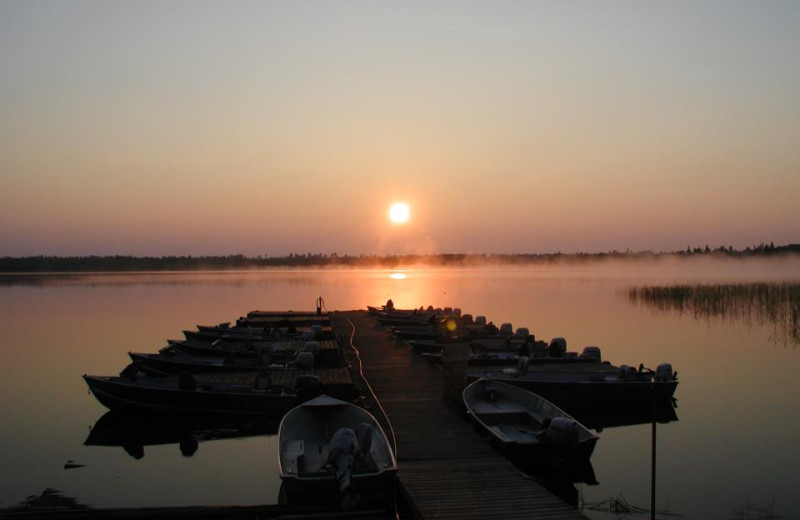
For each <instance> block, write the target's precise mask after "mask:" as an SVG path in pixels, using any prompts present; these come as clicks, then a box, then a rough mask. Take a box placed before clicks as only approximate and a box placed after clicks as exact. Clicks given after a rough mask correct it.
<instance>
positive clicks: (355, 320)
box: [331, 311, 586, 520]
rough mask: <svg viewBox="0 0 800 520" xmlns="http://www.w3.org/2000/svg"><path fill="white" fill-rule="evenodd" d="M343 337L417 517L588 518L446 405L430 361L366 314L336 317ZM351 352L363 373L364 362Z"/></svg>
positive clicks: (437, 373)
mask: <svg viewBox="0 0 800 520" xmlns="http://www.w3.org/2000/svg"><path fill="white" fill-rule="evenodd" d="M331 322H332V325H333V327H334V330H335V331H336V333H337V335H338V336H341V337H344V338H350V337H351V334H352V338H353V346H354V347H355V348H356V349H357V350H358V357H360V360H361V363H362V364H363V371H364V376H365V379H366V380H367V381H368V382H369V384H370V385H371V386H372V389H373V390H374V392H375V394H376V395H377V397H378V399H379V401H380V404H381V405H382V406H383V409H384V410H385V412H386V416H388V419H387V418H386V417H383V414H381V412H380V409H379V406H378V404H377V403H374V402H371V401H372V399H371V398H368V399H367V400H366V401H365V406H367V407H369V408H370V409H371V411H372V413H373V414H374V415H375V416H376V418H378V419H379V421H381V423H382V424H383V426H384V428H385V429H387V434H389V429H388V428H391V430H392V431H393V432H394V435H395V438H396V441H397V453H396V454H397V460H398V466H399V470H398V481H399V490H400V493H401V494H402V495H403V496H404V498H405V499H406V501H407V502H408V504H409V507H410V509H411V511H412V513H413V514H414V516H415V517H416V518H425V519H449V518H454V519H455V518H459V519H472V518H475V519H477V518H481V519H482V518H493V519H503V518H508V519H511V518H520V517H535V518H542V519H552V520H573V519H583V520H585V519H586V517H585V516H584V515H582V514H581V513H579V512H578V511H577V510H576V509H575V508H573V507H571V506H569V505H568V504H566V503H565V502H563V501H562V500H561V499H559V498H558V497H556V496H555V495H553V494H552V493H550V492H549V491H547V490H546V489H545V488H544V487H542V486H541V485H540V484H538V483H537V482H535V481H534V480H531V479H530V478H529V477H526V476H525V475H523V474H522V473H521V472H520V471H519V470H517V469H516V468H515V467H514V466H513V465H512V464H511V463H510V462H509V461H507V460H505V459H504V458H503V457H502V456H500V455H499V454H498V453H497V452H496V451H495V450H494V449H492V447H491V446H490V445H489V443H488V442H487V441H485V440H484V439H482V438H481V437H480V436H479V435H478V433H477V432H476V431H475V430H474V429H473V428H472V427H471V426H470V424H469V423H468V422H467V421H465V420H464V417H463V415H462V412H461V411H460V410H458V409H456V408H455V407H452V406H448V405H447V404H446V403H445V402H444V401H443V400H442V371H441V367H437V366H434V365H431V364H430V363H427V362H425V361H424V360H423V359H422V358H421V357H419V356H417V355H415V354H414V353H413V352H412V351H411V350H410V349H409V348H408V347H407V346H405V344H403V343H401V342H399V341H397V340H395V339H394V338H392V337H391V336H390V335H389V333H388V331H387V330H386V329H385V328H384V327H382V326H381V325H380V324H378V322H377V321H376V320H375V319H374V318H373V317H371V316H370V315H369V314H367V313H366V312H364V311H351V312H337V313H333V314H332V315H331ZM354 354H355V353H350V354H348V355H349V356H350V360H351V362H352V363H353V365H354V369H353V373H354V375H356V374H358V359H357V357H355V355H354Z"/></svg>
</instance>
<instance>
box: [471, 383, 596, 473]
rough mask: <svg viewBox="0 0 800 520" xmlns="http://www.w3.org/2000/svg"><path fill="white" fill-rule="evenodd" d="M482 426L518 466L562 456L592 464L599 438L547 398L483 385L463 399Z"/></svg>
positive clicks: (476, 385) (512, 388)
mask: <svg viewBox="0 0 800 520" xmlns="http://www.w3.org/2000/svg"><path fill="white" fill-rule="evenodd" d="M462 397H463V400H464V405H465V406H466V408H467V411H468V412H469V414H470V416H471V417H472V419H473V420H474V421H475V423H476V425H477V426H479V428H480V429H481V430H483V431H485V432H487V433H488V434H489V435H490V436H491V437H492V439H493V441H494V442H495V444H496V445H497V446H498V448H500V450H501V451H502V452H503V453H504V454H505V455H506V456H507V457H508V458H509V459H512V460H515V461H517V462H520V463H523V464H524V463H534V464H535V463H536V462H540V461H546V460H549V457H550V455H552V454H556V455H557V456H559V457H560V458H562V459H564V460H567V461H581V460H585V459H588V458H589V457H590V456H591V454H592V452H593V451H594V447H595V444H596V443H597V439H598V437H597V435H596V434H594V433H592V432H591V431H589V430H588V429H587V428H586V427H584V426H583V425H582V424H580V423H579V422H578V421H576V420H575V419H574V418H572V417H571V416H570V415H569V414H567V413H566V412H564V411H563V410H561V409H560V408H558V407H557V406H556V405H554V404H553V403H551V402H550V401H547V400H546V399H543V398H542V397H540V396H538V395H536V394H534V393H532V392H528V391H527V390H523V389H521V388H518V387H516V386H513V385H509V384H506V383H502V382H499V381H493V380H491V379H479V380H477V381H474V382H473V383H471V384H470V385H468V386H467V387H466V388H465V389H464V392H463V394H462Z"/></svg>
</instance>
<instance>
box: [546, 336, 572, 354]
mask: <svg viewBox="0 0 800 520" xmlns="http://www.w3.org/2000/svg"><path fill="white" fill-rule="evenodd" d="M566 351H567V340H566V339H564V338H553V339H551V340H550V348H549V352H548V354H550V357H561V356H563V355H564V353H565V352H566Z"/></svg>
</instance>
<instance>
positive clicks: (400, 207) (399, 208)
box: [389, 202, 411, 224]
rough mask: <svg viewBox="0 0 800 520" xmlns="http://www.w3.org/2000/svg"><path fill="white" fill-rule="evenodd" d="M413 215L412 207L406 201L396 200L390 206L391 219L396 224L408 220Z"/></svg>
mask: <svg viewBox="0 0 800 520" xmlns="http://www.w3.org/2000/svg"><path fill="white" fill-rule="evenodd" d="M410 216H411V208H409V207H408V204H406V203H405V202H396V203H394V204H392V206H391V207H390V208H389V220H391V221H392V222H394V223H395V224H403V223H405V222H408V218H409V217H410Z"/></svg>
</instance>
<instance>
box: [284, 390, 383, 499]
mask: <svg viewBox="0 0 800 520" xmlns="http://www.w3.org/2000/svg"><path fill="white" fill-rule="evenodd" d="M278 468H279V470H280V476H281V480H282V481H283V490H284V491H285V493H286V495H287V498H288V500H289V502H290V503H291V502H295V501H303V502H304V503H307V502H308V501H309V500H313V501H319V502H333V501H339V503H341V504H342V505H343V506H344V507H348V506H352V505H353V504H354V503H356V502H367V501H370V502H372V501H374V500H376V499H381V498H388V497H391V496H392V495H393V493H394V483H395V478H396V474H397V460H396V459H395V456H394V452H393V451H392V448H391V446H390V445H389V441H388V439H387V438H386V434H385V433H384V431H383V429H382V428H381V426H380V424H378V422H377V421H376V420H375V417H373V416H372V414H370V413H369V412H368V411H366V410H364V409H363V408H361V407H359V406H356V405H353V404H350V403H346V402H344V401H340V400H338V399H334V398H332V397H329V396H326V395H322V396H319V397H317V398H315V399H312V400H310V401H308V402H306V403H303V404H301V405H299V406H297V407H295V408H293V409H292V410H291V411H289V412H288V413H287V414H286V415H285V416H284V417H283V420H282V421H281V423H280V426H279V427H278Z"/></svg>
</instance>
